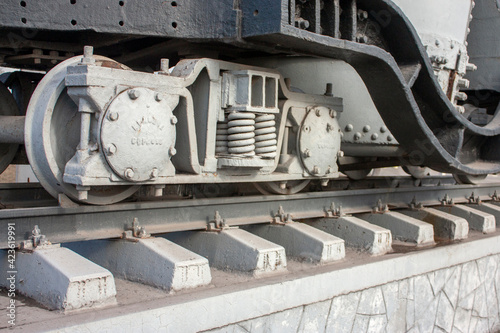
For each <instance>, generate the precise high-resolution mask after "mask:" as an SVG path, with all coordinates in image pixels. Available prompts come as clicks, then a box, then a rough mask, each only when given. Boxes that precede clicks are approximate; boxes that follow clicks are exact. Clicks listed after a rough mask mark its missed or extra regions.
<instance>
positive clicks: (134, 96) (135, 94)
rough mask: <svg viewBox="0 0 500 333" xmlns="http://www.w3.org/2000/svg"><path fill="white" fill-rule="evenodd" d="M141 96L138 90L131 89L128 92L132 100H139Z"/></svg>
mask: <svg viewBox="0 0 500 333" xmlns="http://www.w3.org/2000/svg"><path fill="white" fill-rule="evenodd" d="M140 96H141V92H140V91H139V90H137V89H130V90H129V91H128V97H130V99H138V98H139V97H140Z"/></svg>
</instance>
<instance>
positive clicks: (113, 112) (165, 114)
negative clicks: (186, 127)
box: [101, 88, 178, 181]
mask: <svg viewBox="0 0 500 333" xmlns="http://www.w3.org/2000/svg"><path fill="white" fill-rule="evenodd" d="M177 99H178V97H174V96H171V95H165V94H161V93H158V92H155V91H153V90H151V89H146V88H135V89H128V90H125V91H124V92H122V93H120V94H119V95H118V96H117V97H116V98H115V99H114V100H113V101H112V102H111V104H110V105H109V107H108V109H107V110H106V113H105V115H104V117H103V120H102V125H101V143H102V148H103V149H102V151H103V152H104V155H105V157H106V160H107V162H108V164H109V165H110V166H111V168H112V169H113V171H115V172H116V173H117V175H118V176H120V177H122V178H124V179H126V180H129V181H146V180H150V179H151V180H153V179H156V178H157V177H158V176H159V175H161V174H162V175H164V174H165V170H166V167H167V166H168V165H169V164H170V157H171V155H174V154H175V148H174V145H175V123H176V122H177V121H176V118H175V117H174V116H173V114H172V108H171V107H170V105H171V103H172V101H173V100H174V101H175V103H176V101H177Z"/></svg>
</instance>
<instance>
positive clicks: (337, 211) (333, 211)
mask: <svg viewBox="0 0 500 333" xmlns="http://www.w3.org/2000/svg"><path fill="white" fill-rule="evenodd" d="M344 215H345V214H344V212H343V210H342V206H339V207H336V206H335V202H333V201H332V204H331V205H330V209H328V210H327V211H326V217H333V218H339V217H342V216H344Z"/></svg>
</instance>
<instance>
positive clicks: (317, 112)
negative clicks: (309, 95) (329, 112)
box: [315, 109, 321, 117]
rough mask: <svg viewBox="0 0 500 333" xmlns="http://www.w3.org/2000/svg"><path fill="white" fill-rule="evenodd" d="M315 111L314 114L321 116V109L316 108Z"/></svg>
mask: <svg viewBox="0 0 500 333" xmlns="http://www.w3.org/2000/svg"><path fill="white" fill-rule="evenodd" d="M315 112H316V116H318V117H321V110H320V109H316V110H315Z"/></svg>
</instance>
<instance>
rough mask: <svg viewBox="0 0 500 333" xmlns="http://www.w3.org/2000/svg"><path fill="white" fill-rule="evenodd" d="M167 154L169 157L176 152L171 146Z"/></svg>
mask: <svg viewBox="0 0 500 333" xmlns="http://www.w3.org/2000/svg"><path fill="white" fill-rule="evenodd" d="M168 153H169V154H170V156H174V155H175V154H177V150H176V149H175V148H174V147H173V146H172V147H170V148H169V149H168Z"/></svg>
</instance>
